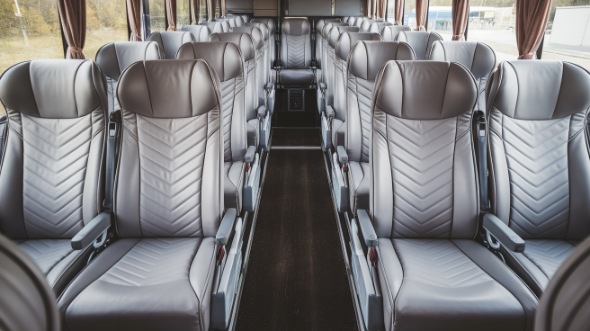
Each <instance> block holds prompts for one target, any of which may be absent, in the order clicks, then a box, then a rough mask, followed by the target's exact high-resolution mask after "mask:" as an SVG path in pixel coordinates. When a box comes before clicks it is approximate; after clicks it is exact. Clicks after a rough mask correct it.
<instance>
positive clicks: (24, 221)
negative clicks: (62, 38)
mask: <svg viewBox="0 0 590 331" xmlns="http://www.w3.org/2000/svg"><path fill="white" fill-rule="evenodd" d="M0 100H1V101H2V104H3V105H4V107H5V108H6V114H7V115H8V125H9V127H8V136H7V139H6V143H5V149H4V156H3V162H2V168H1V171H0V229H2V232H3V233H4V234H5V235H6V236H8V237H10V238H13V239H70V238H72V237H73V236H74V235H75V234H76V233H77V232H78V231H80V229H82V227H84V225H86V224H88V222H90V221H91V220H92V219H93V218H94V217H95V216H96V215H97V214H98V212H99V211H101V210H102V202H103V201H102V200H103V193H102V189H103V188H102V185H100V178H101V177H102V176H101V173H102V170H103V165H102V164H103V163H102V161H103V160H102V155H103V148H104V141H105V137H106V136H105V130H104V126H105V123H104V121H105V116H106V114H107V111H108V106H107V105H108V103H107V94H106V86H105V81H104V76H103V74H102V72H101V70H100V68H99V67H98V66H97V65H96V64H95V63H93V62H92V61H89V60H87V61H82V60H36V61H30V62H22V63H19V64H17V65H14V66H12V67H11V68H9V69H8V70H6V72H4V74H3V75H2V78H1V79H0Z"/></svg>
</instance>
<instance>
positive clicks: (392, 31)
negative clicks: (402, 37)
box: [380, 25, 412, 41]
mask: <svg viewBox="0 0 590 331" xmlns="http://www.w3.org/2000/svg"><path fill="white" fill-rule="evenodd" d="M411 30H412V29H411V28H410V27H409V26H407V25H388V26H384V27H383V28H382V29H381V31H380V33H381V36H382V37H383V41H397V36H398V35H399V33H400V32H402V31H411Z"/></svg>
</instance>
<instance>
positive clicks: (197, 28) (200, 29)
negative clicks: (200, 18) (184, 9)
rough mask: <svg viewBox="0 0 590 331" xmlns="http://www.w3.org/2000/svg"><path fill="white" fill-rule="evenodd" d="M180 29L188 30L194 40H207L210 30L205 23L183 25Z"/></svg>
mask: <svg viewBox="0 0 590 331" xmlns="http://www.w3.org/2000/svg"><path fill="white" fill-rule="evenodd" d="M182 31H188V32H190V33H192V34H193V39H194V41H209V36H210V35H211V30H209V27H207V26H205V25H185V26H183V27H182Z"/></svg>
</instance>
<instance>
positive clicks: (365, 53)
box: [348, 40, 415, 81]
mask: <svg viewBox="0 0 590 331" xmlns="http://www.w3.org/2000/svg"><path fill="white" fill-rule="evenodd" d="M414 58H415V56H414V51H413V50H412V47H410V45H408V44H406V43H404V42H397V41H381V42H379V41H364V40H361V41H359V42H357V43H356V44H354V45H353V47H352V51H351V52H350V59H349V60H348V71H349V72H350V73H351V74H352V75H354V76H356V77H358V78H360V79H364V80H368V81H375V79H377V75H378V74H379V72H380V71H381V69H382V68H383V66H384V65H385V64H386V63H387V62H388V61H391V60H401V61H404V60H414ZM369 59H371V60H370V61H369Z"/></svg>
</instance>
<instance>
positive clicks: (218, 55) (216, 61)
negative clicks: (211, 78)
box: [177, 41, 243, 82]
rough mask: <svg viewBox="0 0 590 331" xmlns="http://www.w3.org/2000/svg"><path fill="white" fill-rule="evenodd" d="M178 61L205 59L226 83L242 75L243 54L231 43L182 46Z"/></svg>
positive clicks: (195, 43) (194, 43)
mask: <svg viewBox="0 0 590 331" xmlns="http://www.w3.org/2000/svg"><path fill="white" fill-rule="evenodd" d="M177 59H181V60H196V59H203V60H205V61H207V64H209V66H210V67H211V68H213V71H215V73H217V77H218V78H219V80H220V81H222V82H225V81H226V80H230V79H233V78H236V77H239V76H241V75H242V71H243V67H242V54H240V50H239V49H238V46H236V45H235V44H234V43H231V42H222V41H218V42H205V43H202V42H193V43H188V44H184V45H182V47H180V49H179V50H178V54H177Z"/></svg>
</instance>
